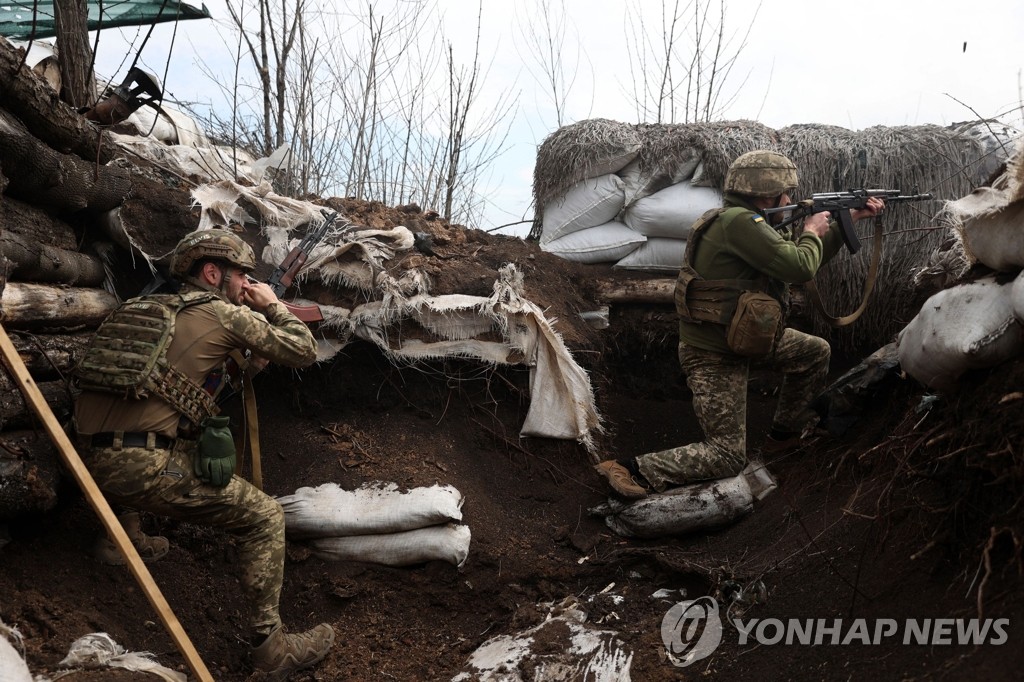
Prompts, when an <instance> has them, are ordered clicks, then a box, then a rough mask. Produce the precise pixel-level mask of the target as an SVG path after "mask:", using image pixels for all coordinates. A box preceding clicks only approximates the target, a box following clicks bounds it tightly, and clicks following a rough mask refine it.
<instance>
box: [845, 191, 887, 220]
mask: <svg viewBox="0 0 1024 682" xmlns="http://www.w3.org/2000/svg"><path fill="white" fill-rule="evenodd" d="M884 210H885V202H884V201H882V200H881V199H880V198H878V197H868V202H867V205H866V206H864V208H858V209H857V210H856V211H850V217H851V218H853V222H857V221H858V220H861V219H863V218H874V217H875V216H876V215H878V214H879V213H881V212H882V211H884Z"/></svg>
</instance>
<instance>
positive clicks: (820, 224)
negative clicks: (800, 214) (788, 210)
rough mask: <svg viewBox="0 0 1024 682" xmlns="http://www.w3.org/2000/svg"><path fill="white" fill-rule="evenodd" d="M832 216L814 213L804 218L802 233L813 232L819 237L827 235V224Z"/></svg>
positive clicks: (825, 212) (827, 213) (825, 213)
mask: <svg viewBox="0 0 1024 682" xmlns="http://www.w3.org/2000/svg"><path fill="white" fill-rule="evenodd" d="M831 217H832V214H831V213H829V212H828V211H823V212H822V213H815V214H813V215H809V216H807V217H806V218H804V232H813V233H814V234H816V235H818V236H819V237H824V236H825V235H826V234H828V222H829V219H831Z"/></svg>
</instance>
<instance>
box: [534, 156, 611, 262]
mask: <svg viewBox="0 0 1024 682" xmlns="http://www.w3.org/2000/svg"><path fill="white" fill-rule="evenodd" d="M624 201H625V195H624V194H623V193H622V178H620V177H619V176H618V175H615V174H613V173H609V174H608V175H602V176H600V177H597V178H589V179H587V180H583V181H581V182H577V183H576V184H575V185H573V186H572V187H570V188H569V190H568V191H567V192H566V193H565V194H563V195H562V196H561V197H560V198H557V199H552V200H551V201H549V202H548V203H547V204H545V205H544V213H543V218H542V225H543V231H542V233H541V238H540V241H541V244H542V245H543V244H544V243H545V242H551V241H554V240H556V239H558V238H559V237H564V236H565V235H567V234H572V233H573V232H578V231H579V230H585V229H587V228H588V227H595V226H597V225H602V224H604V223H607V222H608V221H609V220H611V219H612V218H614V217H615V216H616V215H618V214H619V211H621V210H622V204H623V202H624Z"/></svg>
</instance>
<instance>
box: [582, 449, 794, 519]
mask: <svg viewBox="0 0 1024 682" xmlns="http://www.w3.org/2000/svg"><path fill="white" fill-rule="evenodd" d="M775 488H776V483H775V479H774V478H772V475H771V474H770V473H768V470H767V469H766V468H765V466H764V465H763V464H761V463H760V462H751V463H750V464H748V465H747V466H746V468H745V469H743V471H741V472H740V473H739V475H738V476H733V477H732V478H722V479H718V480H716V481H708V482H705V483H694V484H691V485H684V486H680V487H678V488H671V489H669V490H668V491H666V492H664V493H660V494H654V495H648V496H647V497H645V498H643V499H641V500H637V501H635V502H632V503H629V502H624V501H622V500H619V499H617V498H609V499H608V502H607V503H605V504H601V505H598V506H597V507H594V508H592V509H590V513H591V514H594V515H596V516H603V517H604V522H605V525H607V526H608V527H609V528H611V529H612V530H613V531H615V532H616V533H618V534H619V535H622V536H625V537H637V538H658V537H664V536H667V535H680V534H682V533H690V532H693V531H695V530H705V529H709V528H719V527H721V526H725V525H728V524H730V523H732V522H734V521H736V520H737V519H739V518H741V517H743V516H746V515H747V514H749V513H750V512H751V511H752V510H753V508H754V501H755V500H762V499H764V498H765V497H766V496H767V495H768V494H769V493H770V492H771V491H773V490H774V489H775Z"/></svg>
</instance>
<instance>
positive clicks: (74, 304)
mask: <svg viewBox="0 0 1024 682" xmlns="http://www.w3.org/2000/svg"><path fill="white" fill-rule="evenodd" d="M116 307H117V299H116V298H115V297H114V295H113V294H110V293H107V292H106V291H104V290H102V289H85V288H82V287H57V286H51V285H47V284H29V283H26V282H8V283H7V285H6V286H5V287H4V291H3V295H2V296H0V320H2V321H3V324H4V326H5V327H8V328H13V329H43V328H46V329H55V328H62V329H73V328H77V327H88V328H93V327H96V326H98V325H99V323H100V322H102V321H103V320H104V318H106V316H107V315H109V314H110V313H111V312H113V310H114V308H116Z"/></svg>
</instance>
